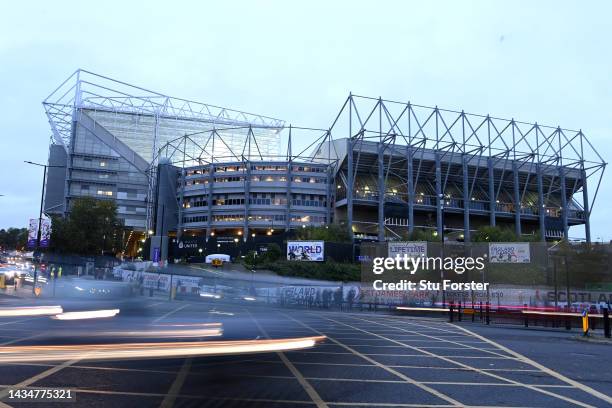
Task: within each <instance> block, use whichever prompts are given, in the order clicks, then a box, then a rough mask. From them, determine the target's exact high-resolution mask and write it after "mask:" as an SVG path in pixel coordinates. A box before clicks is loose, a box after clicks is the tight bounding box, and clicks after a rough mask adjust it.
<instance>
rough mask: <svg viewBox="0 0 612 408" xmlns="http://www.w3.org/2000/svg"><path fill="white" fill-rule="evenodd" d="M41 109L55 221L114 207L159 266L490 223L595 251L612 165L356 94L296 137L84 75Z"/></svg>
mask: <svg viewBox="0 0 612 408" xmlns="http://www.w3.org/2000/svg"><path fill="white" fill-rule="evenodd" d="M43 106H44V108H45V112H46V114H47V117H48V119H49V123H50V125H51V131H52V137H51V145H50V151H49V164H50V165H53V166H54V167H53V168H50V169H49V177H48V179H47V184H46V186H47V188H46V195H45V203H44V211H45V213H46V214H48V215H50V214H57V215H61V214H66V213H68V212H69V211H70V206H71V202H72V201H73V200H74V199H75V198H78V197H83V196H93V197H96V198H100V199H105V200H116V202H117V206H118V213H119V217H120V218H121V219H122V220H123V223H124V225H125V229H126V234H127V235H126V236H127V237H128V238H127V239H126V247H125V251H124V252H125V254H126V255H134V254H135V253H136V251H137V249H138V247H139V246H140V244H139V243H140V242H141V241H142V240H143V239H145V238H148V237H150V240H149V241H148V243H149V242H150V244H149V245H148V248H149V250H148V251H147V250H145V251H144V252H145V253H146V252H149V253H150V254H152V252H153V248H161V253H160V257H161V259H168V258H171V257H172V256H171V254H173V255H174V256H176V254H177V252H176V251H177V250H179V249H180V251H183V253H185V251H187V252H188V253H192V254H197V252H198V251H199V252H200V253H201V252H202V251H201V250H202V249H204V250H205V251H206V252H207V253H208V252H211V251H214V250H215V249H216V248H220V249H223V251H224V252H231V253H236V251H243V250H246V249H251V248H253V247H254V246H257V245H260V244H263V243H266V242H282V241H283V240H284V239H286V237H287V236H289V235H290V234H291V233H292V231H293V230H295V229H297V228H304V227H307V226H326V225H332V224H337V225H341V226H344V227H345V228H347V230H348V232H349V234H350V236H351V237H352V239H353V240H354V241H361V240H370V241H371V240H375V241H386V240H401V239H406V237H408V236H410V234H411V233H413V232H414V231H415V230H429V231H431V232H432V233H433V234H436V235H439V236H440V237H443V238H444V239H445V240H446V239H454V240H461V241H466V242H469V241H470V237H471V234H473V233H474V231H475V230H477V229H478V228H480V227H482V226H487V225H498V226H504V227H508V228H511V229H513V230H514V231H515V233H516V234H517V235H530V236H532V237H534V238H535V239H538V240H542V241H546V240H558V239H560V238H569V237H570V234H569V229H570V227H574V226H583V227H584V236H585V238H586V241H588V242H590V241H591V235H590V223H589V218H590V214H591V211H592V208H593V203H594V201H595V199H596V197H597V193H598V190H599V185H600V183H601V178H602V176H603V172H604V169H605V165H606V163H605V162H604V160H603V159H602V158H601V156H600V155H599V154H598V153H597V151H596V149H595V148H594V147H593V146H592V145H591V143H590V142H589V140H588V139H587V137H586V136H585V135H584V134H583V132H582V131H581V130H568V129H563V128H560V127H550V126H543V125H540V124H538V123H527V122H521V121H517V120H514V119H501V118H497V117H493V116H489V115H474V114H469V113H466V112H463V111H453V110H445V109H441V108H438V107H427V106H421V105H415V104H412V103H410V102H396V101H389V100H384V99H381V98H369V97H363V96H357V95H352V94H351V95H349V96H348V98H347V99H346V100H345V101H344V103H343V104H342V105H341V107H340V110H339V112H334V113H330V119H332V120H331V123H329V124H323V125H326V126H322V127H321V128H310V127H297V126H292V125H288V124H286V123H285V122H284V121H283V120H279V119H274V118H271V117H266V116H261V115H256V114H250V113H245V112H241V111H237V110H232V109H227V108H222V107H218V106H213V105H208V104H203V103H199V102H193V101H188V100H184V99H180V98H174V97H170V96H167V95H163V94H160V93H157V92H153V91H150V90H146V89H143V88H140V87H137V86H134V85H130V84H127V83H124V82H121V81H117V80H113V79H110V78H108V77H104V76H101V75H97V74H94V73H91V72H88V71H84V70H78V71H76V72H75V73H74V74H73V75H72V76H70V77H69V78H68V79H67V80H66V81H64V82H63V83H62V84H61V85H60V86H59V87H58V88H57V89H56V90H55V91H54V92H53V93H52V94H51V95H49V97H47V98H46V99H45V101H44V102H43ZM173 248H174V249H173ZM242 253H244V252H242ZM151 256H153V255H151Z"/></svg>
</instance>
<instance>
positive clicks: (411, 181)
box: [407, 146, 414, 234]
mask: <svg viewBox="0 0 612 408" xmlns="http://www.w3.org/2000/svg"><path fill="white" fill-rule="evenodd" d="M407 153H408V155H407V157H408V163H407V170H408V172H407V178H408V189H407V194H408V197H407V198H408V233H410V234H412V232H413V231H414V175H413V169H412V147H410V146H408V152H407Z"/></svg>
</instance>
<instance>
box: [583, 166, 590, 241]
mask: <svg viewBox="0 0 612 408" xmlns="http://www.w3.org/2000/svg"><path fill="white" fill-rule="evenodd" d="M582 201H583V204H582V208H583V210H584V234H585V238H586V242H587V244H590V243H591V221H590V218H591V214H590V211H591V208H590V206H589V191H588V190H587V174H586V170H584V169H582Z"/></svg>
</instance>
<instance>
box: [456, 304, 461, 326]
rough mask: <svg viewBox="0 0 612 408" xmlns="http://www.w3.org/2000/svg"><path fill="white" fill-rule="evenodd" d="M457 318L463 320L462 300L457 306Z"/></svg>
mask: <svg viewBox="0 0 612 408" xmlns="http://www.w3.org/2000/svg"><path fill="white" fill-rule="evenodd" d="M457 320H458V321H461V301H459V305H458V306H457Z"/></svg>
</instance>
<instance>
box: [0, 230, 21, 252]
mask: <svg viewBox="0 0 612 408" xmlns="http://www.w3.org/2000/svg"><path fill="white" fill-rule="evenodd" d="M27 241H28V229H27V228H9V229H6V230H5V229H4V228H3V229H0V248H3V249H23V248H24V247H25V246H26V244H27Z"/></svg>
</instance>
